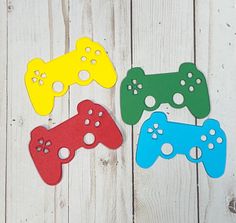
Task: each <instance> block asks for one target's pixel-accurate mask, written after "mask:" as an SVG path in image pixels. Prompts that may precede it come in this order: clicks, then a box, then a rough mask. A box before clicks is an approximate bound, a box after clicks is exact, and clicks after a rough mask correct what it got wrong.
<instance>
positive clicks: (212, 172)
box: [136, 112, 226, 178]
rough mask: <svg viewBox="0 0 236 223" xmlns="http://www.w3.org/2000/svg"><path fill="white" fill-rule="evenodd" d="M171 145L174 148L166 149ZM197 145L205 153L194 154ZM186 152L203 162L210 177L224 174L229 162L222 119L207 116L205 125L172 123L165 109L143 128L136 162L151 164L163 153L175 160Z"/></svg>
mask: <svg viewBox="0 0 236 223" xmlns="http://www.w3.org/2000/svg"><path fill="white" fill-rule="evenodd" d="M166 145H169V147H170V148H171V151H168V153H167V152H166V151H164V150H163V148H164V147H165V146H166ZM196 147H197V148H198V149H199V150H200V151H199V152H200V153H201V154H198V156H197V157H193V154H192V149H194V150H195V152H196ZM177 153H178V154H184V155H185V156H186V157H187V159H188V160H189V161H191V162H194V163H199V162H202V163H203V166H204V167H205V170H206V172H207V173H208V175H209V176H210V177H213V178H217V177H220V176H221V175H223V173H224V170H225V163H226V135H225V133H224V131H223V130H222V129H221V128H220V124H219V122H218V121H216V120H214V119H207V120H205V122H204V123H203V125H202V126H196V125H189V124H183V123H176V122H169V121H168V120H167V117H166V115H165V114H164V113H162V112H154V113H152V115H151V117H150V118H149V119H147V120H146V121H145V122H144V123H143V125H142V127H141V132H140V136H139V139H138V146H137V153H136V162H137V164H138V165H139V166H140V167H142V168H149V167H151V166H152V165H153V164H154V162H155V161H156V160H157V158H158V157H159V156H161V157H162V158H165V159H171V158H173V157H174V156H175V155H176V154H177Z"/></svg>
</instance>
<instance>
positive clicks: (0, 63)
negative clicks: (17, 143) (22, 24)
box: [0, 1, 7, 222]
mask: <svg viewBox="0 0 236 223" xmlns="http://www.w3.org/2000/svg"><path fill="white" fill-rule="evenodd" d="M0 49H1V53H0V78H1V81H0V133H1V134H0V156H1V162H0V200H1V202H0V222H4V221H5V192H6V190H5V189H6V184H5V183H6V181H5V179H6V176H5V173H6V153H7V150H6V143H7V140H6V139H7V136H6V125H7V103H6V102H7V5H6V2H5V1H0Z"/></svg>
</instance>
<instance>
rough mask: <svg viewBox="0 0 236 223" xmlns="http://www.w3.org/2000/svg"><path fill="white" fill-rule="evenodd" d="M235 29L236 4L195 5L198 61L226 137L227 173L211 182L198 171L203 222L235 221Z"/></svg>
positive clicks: (207, 2) (208, 3)
mask: <svg viewBox="0 0 236 223" xmlns="http://www.w3.org/2000/svg"><path fill="white" fill-rule="evenodd" d="M235 28H236V5H235V1H233V0H228V1H224V2H222V1H220V0H216V1H202V0H199V1H197V2H196V59H197V60H196V62H197V64H198V66H199V68H200V69H201V70H202V71H204V72H205V74H206V75H207V81H208V87H209V92H210V99H211V113H210V115H209V117H210V118H214V119H218V120H219V121H220V123H221V126H222V128H223V129H224V130H225V132H226V136H227V162H226V170H225V174H224V175H223V176H222V177H221V178H219V179H211V178H209V177H207V175H206V173H205V171H204V169H203V168H202V167H201V166H200V169H199V174H200V176H199V187H200V222H204V223H205V222H215V223H221V222H236V215H235V213H236V208H235V207H236V206H235V204H236V197H235V194H236V177H235V171H236V159H235V157H236V150H235V145H236V138H235V128H236V116H235V112H236V108H235V106H234V104H235V101H236V88H235V86H236V84H235V83H236V76H235V73H236V66H235V58H236V29H235ZM200 122H201V121H199V123H200Z"/></svg>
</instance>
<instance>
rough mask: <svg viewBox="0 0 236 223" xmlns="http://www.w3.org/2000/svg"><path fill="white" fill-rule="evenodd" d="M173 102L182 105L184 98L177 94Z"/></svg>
mask: <svg viewBox="0 0 236 223" xmlns="http://www.w3.org/2000/svg"><path fill="white" fill-rule="evenodd" d="M173 101H174V103H175V104H177V105H181V104H183V102H184V96H183V95H182V94H180V93H175V94H174V96H173Z"/></svg>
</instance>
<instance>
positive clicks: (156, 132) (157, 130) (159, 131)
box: [147, 123, 164, 139]
mask: <svg viewBox="0 0 236 223" xmlns="http://www.w3.org/2000/svg"><path fill="white" fill-rule="evenodd" d="M147 132H148V133H150V134H151V135H152V138H153V139H157V138H158V135H162V134H163V133H164V131H163V129H160V126H159V125H158V123H154V124H153V127H152V128H150V127H149V128H148V129H147Z"/></svg>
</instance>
